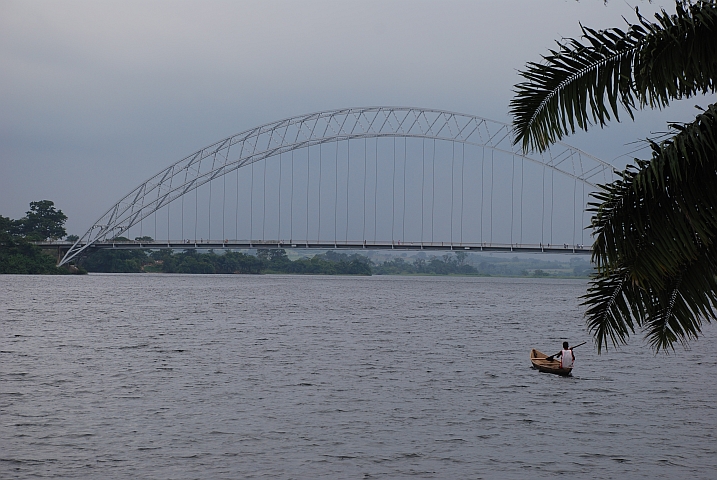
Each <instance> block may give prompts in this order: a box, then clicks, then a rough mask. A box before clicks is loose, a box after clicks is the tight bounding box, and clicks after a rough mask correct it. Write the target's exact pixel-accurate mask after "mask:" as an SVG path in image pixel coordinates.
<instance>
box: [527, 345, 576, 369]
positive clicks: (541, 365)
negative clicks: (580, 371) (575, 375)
mask: <svg viewBox="0 0 717 480" xmlns="http://www.w3.org/2000/svg"><path fill="white" fill-rule="evenodd" d="M530 362H531V363H532V364H533V368H536V369H538V370H540V371H541V372H545V373H554V374H555V375H563V376H568V375H570V372H572V371H573V369H572V368H560V360H555V359H553V360H548V356H547V355H546V354H544V353H543V352H540V351H538V350H536V349H532V350H531V351H530Z"/></svg>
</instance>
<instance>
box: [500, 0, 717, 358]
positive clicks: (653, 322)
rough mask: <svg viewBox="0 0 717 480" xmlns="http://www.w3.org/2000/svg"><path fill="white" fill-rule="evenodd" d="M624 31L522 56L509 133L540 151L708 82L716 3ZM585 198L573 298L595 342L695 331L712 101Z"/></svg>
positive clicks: (714, 68)
mask: <svg viewBox="0 0 717 480" xmlns="http://www.w3.org/2000/svg"><path fill="white" fill-rule="evenodd" d="M675 9H676V10H675V14H674V15H669V14H667V13H666V12H665V11H664V10H663V11H662V12H661V13H659V14H656V15H655V18H656V20H657V21H656V22H650V21H648V20H647V19H645V18H643V17H642V16H640V15H639V12H637V10H636V12H637V14H638V23H637V24H631V25H628V28H627V30H625V31H622V30H620V29H617V28H613V29H608V30H604V31H603V30H601V31H596V30H592V29H589V28H585V27H584V28H583V38H584V39H585V40H586V41H584V42H581V41H579V40H575V39H567V40H565V41H564V42H562V43H561V44H559V48H558V51H551V52H550V55H547V56H544V57H543V60H544V61H543V62H541V63H529V64H528V66H527V69H526V71H525V72H522V73H521V75H522V76H523V77H524V78H525V79H526V82H524V83H520V84H519V85H517V86H516V95H515V98H514V99H513V101H512V102H511V113H512V114H513V116H514V123H515V132H516V143H518V142H522V144H523V148H524V149H525V150H527V149H529V148H535V149H537V150H540V151H543V150H545V149H546V148H547V147H548V146H549V145H550V144H552V143H554V142H556V141H558V140H560V139H561V138H562V137H564V136H565V135H568V134H570V133H574V132H575V129H576V124H577V127H578V128H581V129H583V130H587V129H588V126H591V125H593V124H598V125H600V126H604V125H606V124H607V122H608V121H609V120H610V117H611V115H612V116H614V117H615V119H617V120H619V117H618V113H619V107H618V105H620V106H622V109H624V111H626V112H627V114H628V115H630V117H631V118H632V115H633V110H635V109H640V108H645V107H650V108H660V109H661V108H663V107H666V106H668V104H669V102H670V101H671V100H675V99H681V98H689V97H692V96H695V95H697V94H708V93H709V94H714V93H715V91H716V90H717V2H715V1H714V0H704V1H696V2H689V1H687V2H683V1H677V2H676V3H675ZM669 128H670V130H671V131H670V134H669V135H668V136H667V138H665V139H663V140H662V141H659V142H658V141H653V140H648V142H649V145H650V147H651V149H652V158H651V159H649V160H636V161H635V165H630V166H628V167H627V168H626V169H625V170H624V171H623V172H621V173H620V174H619V176H620V179H619V180H617V181H615V182H613V183H610V184H607V185H604V186H602V187H601V190H600V191H599V192H598V193H597V194H595V195H594V197H595V199H596V200H597V201H596V202H594V203H591V204H590V206H591V211H592V212H593V213H594V215H593V218H592V226H593V229H594V235H595V243H594V244H593V259H594V260H595V262H596V264H597V267H598V273H597V275H596V276H595V278H594V279H593V280H592V282H591V284H590V287H589V288H588V293H587V295H586V296H585V297H584V298H585V302H584V304H585V305H586V306H587V307H588V310H587V317H588V328H589V329H590V331H591V332H592V334H593V336H594V337H595V339H596V341H597V348H598V352H599V351H600V350H601V349H602V348H606V349H607V344H608V343H612V345H613V346H617V345H620V344H623V343H625V342H626V341H627V339H628V338H629V336H630V335H631V334H634V333H635V330H636V329H641V330H642V331H643V332H644V334H645V336H646V338H647V339H648V340H649V342H650V343H651V345H652V347H653V348H654V349H655V350H656V351H660V350H668V349H670V348H671V349H674V344H675V343H676V342H680V343H683V344H686V343H687V342H688V341H689V340H692V339H696V338H697V337H698V335H699V334H700V333H701V326H702V322H703V321H707V322H710V321H711V320H712V319H715V318H717V317H716V316H715V309H714V307H715V305H717V248H715V247H716V243H715V241H716V240H717V188H715V185H717V164H716V163H715V162H716V161H717V104H712V105H709V106H708V107H707V108H706V109H705V110H702V113H700V114H699V115H697V117H696V119H695V120H694V121H693V122H691V123H685V124H670V125H669Z"/></svg>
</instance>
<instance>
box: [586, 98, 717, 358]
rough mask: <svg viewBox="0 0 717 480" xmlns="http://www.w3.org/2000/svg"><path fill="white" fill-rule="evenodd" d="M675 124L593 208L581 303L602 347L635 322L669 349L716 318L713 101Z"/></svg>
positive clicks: (621, 338) (716, 129)
mask: <svg viewBox="0 0 717 480" xmlns="http://www.w3.org/2000/svg"><path fill="white" fill-rule="evenodd" d="M673 128H674V129H675V130H676V131H677V133H676V135H675V136H674V137H673V138H671V139H669V140H666V141H664V142H662V143H661V144H659V145H658V144H654V143H653V144H652V148H653V158H652V159H651V160H650V161H639V160H638V161H637V162H636V165H634V166H629V167H628V168H626V169H625V170H624V171H623V172H621V173H620V177H621V178H620V179H619V180H617V181H615V182H613V183H611V184H608V185H604V186H602V187H601V190H600V191H599V192H598V193H596V194H594V195H593V196H594V198H595V199H596V200H597V201H596V202H591V203H590V204H589V210H590V211H592V212H593V214H594V215H593V220H592V224H593V228H594V233H595V237H596V238H595V242H594V245H593V260H594V261H595V262H596V264H597V266H598V274H597V276H596V277H595V278H594V279H593V280H592V282H591V285H590V288H589V289H588V293H587V294H586V295H585V297H584V305H586V306H587V307H588V310H587V318H588V320H587V323H588V328H589V329H590V331H591V332H593V335H594V336H595V337H596V339H597V344H598V350H600V349H601V348H603V347H605V348H607V343H608V342H610V343H612V344H613V345H618V344H620V343H624V342H625V341H626V340H627V338H628V337H629V335H630V334H631V333H634V331H635V325H633V323H632V321H633V320H634V322H635V324H636V326H637V327H639V328H641V329H643V330H644V332H645V335H646V337H647V339H648V340H649V342H650V343H651V345H652V346H653V347H654V348H655V349H656V350H666V349H668V348H671V347H672V346H673V344H674V343H675V342H680V343H686V342H687V341H689V340H691V339H694V338H697V336H698V334H699V333H700V332H701V325H702V321H703V320H706V321H708V322H709V321H710V320H711V319H713V318H716V317H715V312H714V310H713V308H714V305H716V304H717V303H716V302H717V294H716V293H715V292H717V254H716V253H715V251H716V249H717V245H715V240H716V239H717V188H715V185H717V105H710V106H709V107H708V109H707V110H705V111H704V112H703V113H702V114H700V115H698V116H697V118H696V119H695V121H694V122H692V123H691V124H687V125H673ZM618 287H619V288H618Z"/></svg>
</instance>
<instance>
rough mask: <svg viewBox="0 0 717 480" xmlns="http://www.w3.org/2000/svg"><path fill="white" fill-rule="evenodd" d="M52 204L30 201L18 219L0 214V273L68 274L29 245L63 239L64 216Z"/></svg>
mask: <svg viewBox="0 0 717 480" xmlns="http://www.w3.org/2000/svg"><path fill="white" fill-rule="evenodd" d="M54 205H55V204H54V203H53V202H51V201H50V200H41V201H39V202H31V203H30V210H29V211H28V212H27V213H26V216H25V217H23V218H21V219H19V220H13V219H11V218H8V217H3V216H2V215H0V273H15V274H43V275H47V274H66V273H69V270H67V269H64V268H58V267H57V266H56V265H55V264H56V259H55V258H54V257H53V256H52V255H47V254H46V253H44V252H43V251H42V250H41V249H40V247H38V246H37V245H33V244H32V243H31V242H33V241H43V240H56V239H58V238H62V237H64V236H65V227H64V224H65V221H66V220H67V216H66V215H65V214H64V213H62V210H56V209H55V206H54ZM78 271H79V272H81V270H78Z"/></svg>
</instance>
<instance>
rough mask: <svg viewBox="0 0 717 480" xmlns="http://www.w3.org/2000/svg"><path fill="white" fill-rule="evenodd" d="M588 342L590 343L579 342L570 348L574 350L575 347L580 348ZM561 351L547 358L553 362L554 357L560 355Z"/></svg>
mask: <svg viewBox="0 0 717 480" xmlns="http://www.w3.org/2000/svg"><path fill="white" fill-rule="evenodd" d="M586 343H588V342H583V343H579V344H577V345H575V346H574V347H570V350H572V349H573V348H578V347H579V346H580V345H585V344H586ZM560 352H562V350H560ZM560 352H558V353H556V354H554V355H551V356H549V357H547V358H546V360H548V361H549V362H552V361H553V360H554V359H553V357H557V356H558V355H560Z"/></svg>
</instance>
